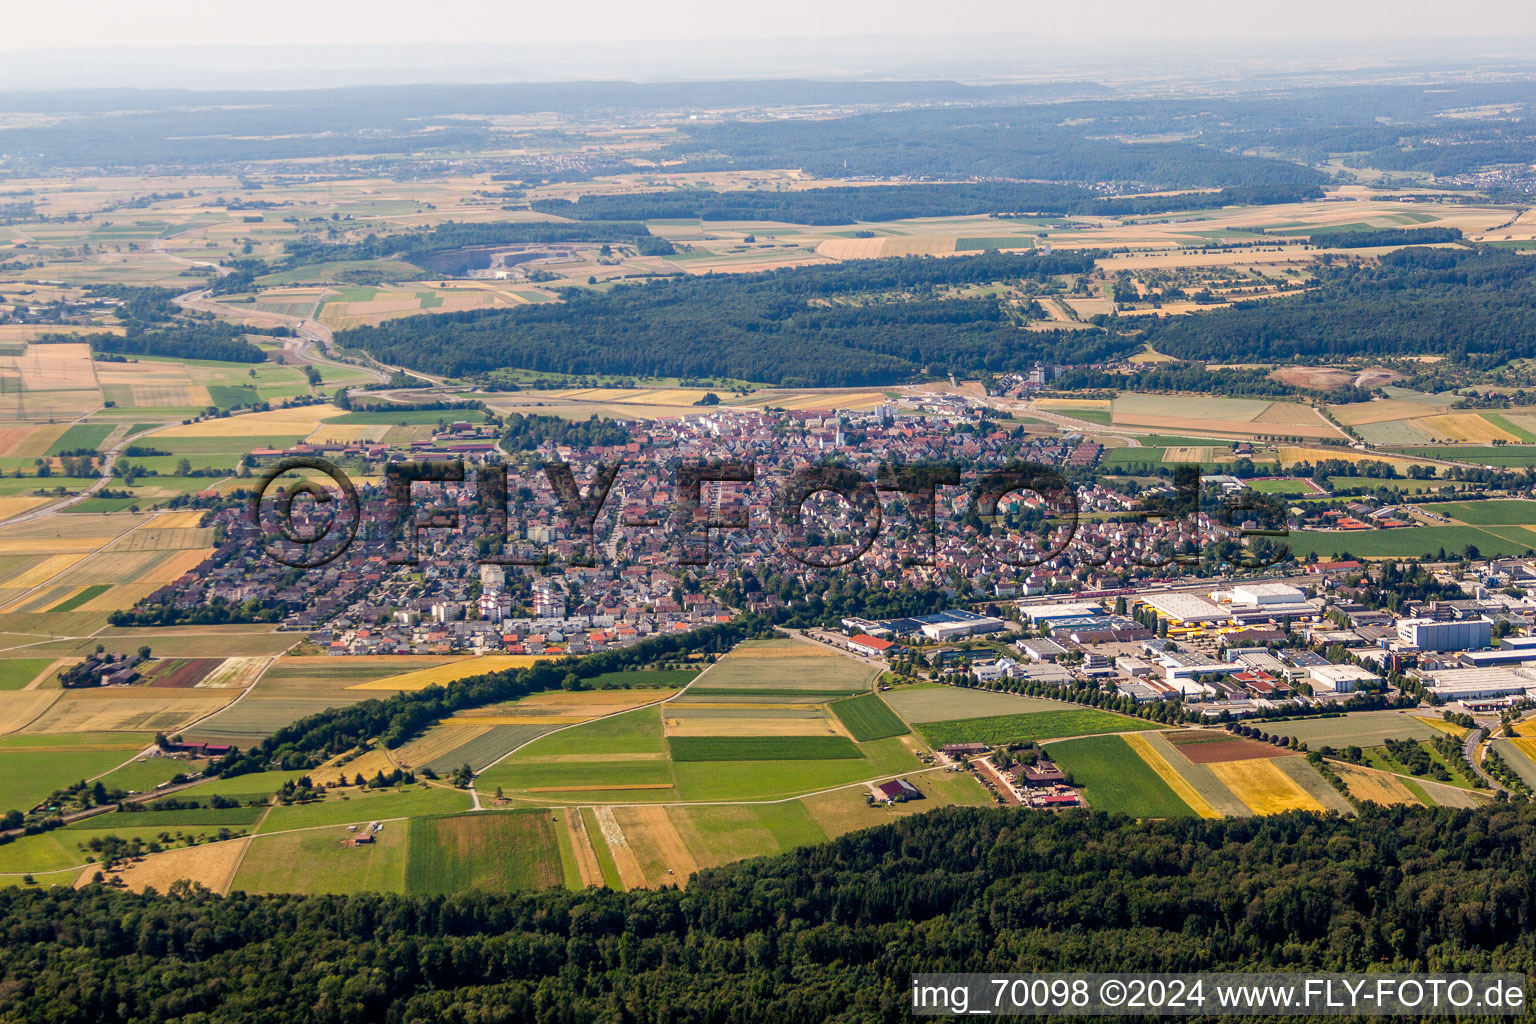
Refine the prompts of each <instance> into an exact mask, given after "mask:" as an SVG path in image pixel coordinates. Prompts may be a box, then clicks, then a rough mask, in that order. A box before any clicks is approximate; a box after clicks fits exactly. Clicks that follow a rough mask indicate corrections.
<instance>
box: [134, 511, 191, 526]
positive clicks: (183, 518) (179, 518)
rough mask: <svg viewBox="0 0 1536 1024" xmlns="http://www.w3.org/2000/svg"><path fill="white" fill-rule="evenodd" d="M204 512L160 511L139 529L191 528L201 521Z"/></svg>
mask: <svg viewBox="0 0 1536 1024" xmlns="http://www.w3.org/2000/svg"><path fill="white" fill-rule="evenodd" d="M205 515H207V513H206V512H195V511H194V512H161V513H160V514H159V515H157V516H155V517H154V518H153V519H151V520H150V521H149V522H147V523H145V524H144V525H143V526H141V527H139V529H141V530H193V529H197V527H198V524H199V523H201V522H202V521H203V516H205Z"/></svg>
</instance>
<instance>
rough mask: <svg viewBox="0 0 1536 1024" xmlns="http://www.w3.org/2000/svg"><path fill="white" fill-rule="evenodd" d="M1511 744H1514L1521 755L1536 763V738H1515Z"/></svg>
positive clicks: (1512, 738)
mask: <svg viewBox="0 0 1536 1024" xmlns="http://www.w3.org/2000/svg"><path fill="white" fill-rule="evenodd" d="M1509 742H1510V743H1512V744H1514V747H1515V749H1516V750H1518V751H1520V753H1522V754H1524V755H1525V756H1526V757H1528V758H1530V759H1531V760H1532V761H1536V736H1514V737H1511V738H1510V741H1509Z"/></svg>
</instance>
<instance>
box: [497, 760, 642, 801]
mask: <svg viewBox="0 0 1536 1024" xmlns="http://www.w3.org/2000/svg"><path fill="white" fill-rule="evenodd" d="M600 756H601V755H600V754H594V755H593V758H594V759H593V760H590V761H562V762H556V763H553V764H549V763H543V762H540V761H537V760H530V759H525V758H523V757H522V756H521V755H519V756H518V757H514V758H508V759H507V760H505V761H503V762H501V763H500V764H498V765H496V766H495V767H494V768H488V769H486V771H485V772H483V773H482V774H480V775H479V776H477V777H476V778H475V788H476V789H478V790H479V791H480V792H481V793H490V792H494V791H495V790H496V789H497V788H498V787H501V788H505V789H507V790H512V791H516V790H525V791H526V790H541V791H543V792H540V793H538V794H535V795H537V796H546V794H548V793H560V792H566V793H570V794H572V795H574V794H576V793H588V794H595V793H598V792H601V791H603V790H605V789H610V788H611V789H613V792H612V794H611V795H612V797H613V799H614V800H616V801H617V800H621V799H622V800H623V801H626V802H627V801H628V799H629V797H630V796H633V797H634V799H635V800H637V801H644V800H660V799H672V797H670V796H669V793H670V792H671V791H670V789H638V790H624V789H621V788H616V787H623V786H667V787H670V786H671V785H672V784H673V779H672V765H671V763H670V762H668V761H666V760H665V759H662V758H658V759H657V760H654V761H603V760H599V759H598V758H600ZM583 799H591V800H594V801H596V802H598V803H604V802H607V801H604V800H599V799H598V798H597V796H595V795H591V796H586V797H583Z"/></svg>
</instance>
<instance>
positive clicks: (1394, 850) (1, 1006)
mask: <svg viewBox="0 0 1536 1024" xmlns="http://www.w3.org/2000/svg"><path fill="white" fill-rule="evenodd" d="M1533 859H1536V809H1533V808H1532V807H1530V806H1523V805H1515V804H1513V803H1507V802H1503V801H1500V802H1497V803H1495V804H1494V805H1492V806H1491V807H1486V808H1482V809H1478V810H1452V809H1448V808H1428V809H1426V808H1417V807H1415V808H1408V807H1391V808H1382V807H1377V806H1375V805H1371V804H1365V805H1362V806H1361V807H1360V808H1359V813H1358V815H1357V816H1354V817H1349V818H1344V817H1339V816H1337V815H1331V814H1328V815H1325V814H1315V813H1303V812H1290V813H1287V814H1281V815H1270V816H1258V817H1251V818H1226V819H1199V818H1180V819H1172V820H1165V821H1147V822H1137V821H1133V820H1131V819H1128V818H1125V817H1123V816H1110V815H1105V814H1102V813H1096V812H1086V811H1085V812H1066V813H1061V814H1044V813H1033V812H1020V811H1018V810H1000V809H981V808H945V809H941V810H936V811H932V812H929V813H926V814H919V815H914V816H912V817H908V818H903V819H900V820H897V821H893V822H892V823H891V824H888V825H882V826H879V827H877V828H872V829H866V830H863V831H858V832H852V833H849V834H847V835H844V836H842V837H841V838H838V839H835V840H833V841H831V842H828V843H823V844H820V845H816V846H810V847H805V848H801V849H798V850H795V851H793V852H791V853H787V854H782V855H779V856H775V857H768V858H759V859H756V860H752V861H747V862H745V863H739V864H734V865H730V866H727V867H723V868H714V869H708V870H705V871H702V872H700V873H699V874H697V875H696V876H694V878H693V880H692V881H691V882H690V883H689V885H688V888H687V889H686V890H677V889H663V890H643V889H641V890H634V891H631V892H625V893H618V892H612V891H609V890H606V889H596V888H591V889H586V890H583V891H580V892H570V891H565V890H560V889H552V890H546V891H541V892H515V893H490V892H466V893H457V894H453V895H446V896H399V895H384V894H358V895H351V896H297V895H270V896H256V895H247V894H244V893H239V892H236V893H233V894H231V895H230V896H228V897H218V896H214V895H211V894H209V893H207V892H206V891H204V890H199V889H196V888H193V887H190V886H188V885H187V884H185V883H177V885H175V886H173V888H172V890H171V893H170V894H169V895H155V894H150V893H147V894H142V895H139V894H133V893H128V892H121V891H117V890H114V889H112V888H109V887H107V886H101V885H93V886H87V887H85V888H83V889H80V890H74V889H71V888H69V887H54V888H49V889H36V888H7V889H5V890H3V891H0V929H3V931H4V934H5V935H6V936H7V939H8V941H7V942H5V943H4V944H3V945H0V981H3V984H0V1013H3V1015H4V1016H5V1018H6V1019H7V1020H14V1021H19V1022H20V1021H39V1022H43V1021H46V1022H48V1024H128V1022H135V1024H137V1022H146V1024H147V1022H162V1021H193V1020H219V1021H228V1022H231V1024H237V1022H244V1021H250V1022H262V1024H265V1022H266V1021H271V1020H306V1021H311V1022H314V1024H353V1022H362V1021H400V1022H410V1021H429V1020H430V1021H464V1022H468V1021H476V1022H497V1024H499V1022H509V1024H510V1022H513V1021H517V1022H530V1024H557V1022H558V1024H564V1022H568V1021H574V1020H613V1021H621V1020H625V1021H627V1020H660V1019H667V1020H672V1019H684V1018H686V1019H689V1020H698V1021H710V1022H721V1024H725V1022H734V1021H753V1022H756V1021H783V1022H791V1024H812V1022H820V1021H826V1020H839V1021H849V1022H859V1024H863V1022H877V1021H882V1022H883V1021H901V1020H907V1019H909V1018H910V1015H911V1011H910V1005H911V975H912V974H913V973H914V972H918V971H938V972H944V971H1021V972H1036V971H1148V972H1152V971H1174V970H1177V971H1220V970H1274V971H1287V972H1291V971H1308V970H1310V971H1350V972H1361V971H1402V972H1410V971H1432V970H1445V969H1447V965H1454V968H1455V969H1456V970H1457V971H1469V972H1471V971H1488V972H1494V971H1515V972H1519V973H1522V974H1523V973H1525V972H1526V970H1527V969H1528V968H1529V965H1530V963H1531V960H1532V957H1533V956H1536V940H1533V935H1536V925H1533V921H1536V875H1533V872H1532V869H1531V864H1532V862H1533ZM1272 1019H1275V1020H1286V1019H1288V1018H1284V1017H1275V1018H1272ZM1296 1019H1297V1020H1299V1019H1300V1018H1296Z"/></svg>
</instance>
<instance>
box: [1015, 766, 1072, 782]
mask: <svg viewBox="0 0 1536 1024" xmlns="http://www.w3.org/2000/svg"><path fill="white" fill-rule="evenodd" d="M1013 777H1014V779H1015V780H1016V781H1017V782H1019V783H1020V784H1021V785H1024V786H1029V787H1031V788H1033V787H1035V786H1058V785H1061V784H1062V783H1064V782H1066V781H1067V776H1066V773H1064V772H1063V771H1062V770H1061V769H1060V768H1058V767H1056V764H1055V762H1052V761H1046V760H1044V759H1042V760H1039V761H1036V762H1035V763H1034V764H1021V765H1019V766H1018V767H1017V768H1015V769H1014V770H1013Z"/></svg>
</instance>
